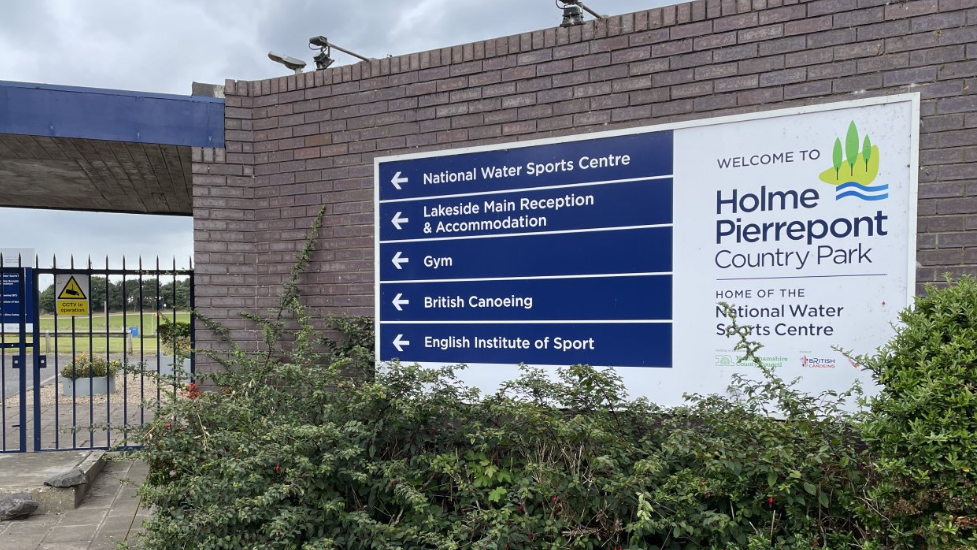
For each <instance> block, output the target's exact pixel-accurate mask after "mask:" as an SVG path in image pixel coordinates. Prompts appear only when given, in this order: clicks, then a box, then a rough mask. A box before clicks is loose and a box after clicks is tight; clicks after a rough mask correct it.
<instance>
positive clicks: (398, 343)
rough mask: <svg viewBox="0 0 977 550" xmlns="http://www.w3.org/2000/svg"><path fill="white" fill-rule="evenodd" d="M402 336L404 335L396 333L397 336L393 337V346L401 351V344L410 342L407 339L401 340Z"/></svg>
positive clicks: (406, 344)
mask: <svg viewBox="0 0 977 550" xmlns="http://www.w3.org/2000/svg"><path fill="white" fill-rule="evenodd" d="M403 337H404V335H403V334H398V335H397V337H396V338H394V347H395V348H397V351H401V352H402V351H404V348H403V346H409V345H410V342H408V341H407V340H401V338H403Z"/></svg>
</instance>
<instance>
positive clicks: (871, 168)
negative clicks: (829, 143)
mask: <svg viewBox="0 0 977 550" xmlns="http://www.w3.org/2000/svg"><path fill="white" fill-rule="evenodd" d="M878 175H879V148H878V146H876V145H873V144H872V139H871V138H870V137H869V136H868V134H866V135H865V139H864V140H859V136H858V127H857V126H855V122H854V121H852V122H851V124H849V125H848V133H847V134H846V135H845V143H844V144H842V142H841V138H835V143H834V149H833V150H832V154H831V168H828V169H827V170H825V171H824V172H821V175H820V176H819V178H820V179H821V181H823V182H824V183H828V184H831V185H834V186H835V199H836V200H841V199H843V198H846V197H856V198H859V199H862V200H866V201H877V200H883V199H886V198H888V196H889V194H888V189H889V186H888V185H875V186H872V185H871V183H872V182H874V181H875V178H876V177H878Z"/></svg>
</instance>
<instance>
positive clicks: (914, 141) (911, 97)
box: [373, 92, 920, 364]
mask: <svg viewBox="0 0 977 550" xmlns="http://www.w3.org/2000/svg"><path fill="white" fill-rule="evenodd" d="M906 102H909V103H910V104H911V115H910V116H911V117H912V121H911V122H912V124H911V127H910V136H909V144H910V152H909V153H910V156H909V224H908V231H907V233H908V239H909V242H908V243H907V245H908V246H907V247H906V249H907V254H908V258H907V260H908V261H907V265H908V268H907V269H908V271H909V273H907V279H906V281H907V285H906V302H907V303H908V304H912V303H913V299H914V298H915V296H916V231H917V229H918V221H917V219H916V216H917V215H918V214H917V213H918V208H919V205H918V201H919V129H920V107H919V106H920V94H919V92H913V93H905V94H893V95H886V96H878V97H867V98H862V99H854V100H847V101H837V102H831V103H818V104H814V105H803V106H799V107H785V108H783V109H777V108H776V106H774V108H772V109H770V110H766V111H758V112H755V113H744V114H739V115H727V116H720V117H714V118H708V115H707V117H706V118H698V119H694V120H683V121H680V122H669V123H665V124H652V125H649V126H635V127H632V128H621V129H617V130H605V131H600V132H591V133H581V134H573V135H568V136H561V137H553V138H542V139H534V140H526V141H513V142H506V143H493V144H490V145H478V146H473V147H461V148H457V149H451V148H449V149H441V150H437V151H426V152H419V153H404V154H400V155H389V156H384V157H375V158H374V159H373V324H374V331H375V337H374V343H373V345H374V353H375V354H376V355H375V356H376V361H377V363H378V364H382V363H383V362H382V361H380V307H381V304H380V227H381V226H380V224H381V221H380V186H381V185H382V184H383V182H381V181H380V165H381V164H384V163H389V162H400V161H406V160H416V159H424V158H437V157H448V156H455V155H463V154H466V153H483V152H490V151H500V150H508V149H518V148H523V147H534V146H538V145H550V144H554V143H567V142H574V141H588V140H593V139H603V138H611V137H617V136H629V135H636V134H648V133H652V132H663V131H669V130H681V129H685V128H697V127H701V126H718V125H722V124H733V123H737V122H745V121H752V120H763V119H771V118H781V117H787V116H794V115H802V114H809V113H823V112H830V111H840V110H844V109H852V108H857V107H871V106H876V105H889V104H893V103H906ZM572 130H573V129H571V131H572ZM514 139H517V140H518V137H514Z"/></svg>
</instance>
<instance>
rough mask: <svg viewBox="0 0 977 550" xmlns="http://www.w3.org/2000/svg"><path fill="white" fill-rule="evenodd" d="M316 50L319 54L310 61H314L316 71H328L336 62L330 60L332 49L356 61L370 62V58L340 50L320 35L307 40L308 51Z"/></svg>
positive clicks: (343, 49)
mask: <svg viewBox="0 0 977 550" xmlns="http://www.w3.org/2000/svg"><path fill="white" fill-rule="evenodd" d="M316 48H319V53H318V54H317V55H316V56H315V57H313V58H312V59H313V60H314V61H315V66H316V69H317V70H322V69H328V68H329V66H330V65H332V64H333V63H335V62H336V60H335V59H333V58H332V50H333V48H335V49H336V50H338V51H341V52H343V53H345V54H348V55H351V56H353V57H356V58H358V59H362V60H363V61H370V58H368V57H363V56H362V55H360V54H358V53H356V52H351V51H349V50H347V49H346V48H341V47H339V46H337V45H335V44H333V43H331V42H329V39H328V38H326V37H325V36H321V35H320V36H313V37H312V38H310V39H309V49H312V50H314V49H316Z"/></svg>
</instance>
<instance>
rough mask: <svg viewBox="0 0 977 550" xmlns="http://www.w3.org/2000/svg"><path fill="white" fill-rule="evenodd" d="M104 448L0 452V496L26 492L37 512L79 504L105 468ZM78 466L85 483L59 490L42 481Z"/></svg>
mask: <svg viewBox="0 0 977 550" xmlns="http://www.w3.org/2000/svg"><path fill="white" fill-rule="evenodd" d="M105 461H106V459H105V451H78V452H75V451H69V452H61V451H59V452H44V453H18V454H4V455H0V496H4V495H10V494H14V493H28V494H29V495H31V498H33V499H34V500H36V501H37V502H38V503H39V504H40V507H39V508H38V510H37V512H36V513H37V514H50V513H55V514H57V513H61V512H65V511H67V510H73V509H75V508H77V507H78V505H79V504H80V503H81V501H82V499H84V498H85V495H86V494H87V493H88V489H89V488H90V487H91V486H92V484H93V483H94V482H95V479H96V478H97V477H98V475H99V474H100V473H101V472H102V469H103V468H104V467H105ZM72 468H78V469H80V470H81V471H82V473H84V474H85V479H86V480H87V483H82V484H81V485H76V486H74V487H69V488H66V489H59V488H57V487H49V486H47V485H44V480H46V479H48V478H50V477H52V476H54V475H56V474H59V473H61V472H65V471H67V470H71V469H72Z"/></svg>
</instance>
